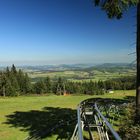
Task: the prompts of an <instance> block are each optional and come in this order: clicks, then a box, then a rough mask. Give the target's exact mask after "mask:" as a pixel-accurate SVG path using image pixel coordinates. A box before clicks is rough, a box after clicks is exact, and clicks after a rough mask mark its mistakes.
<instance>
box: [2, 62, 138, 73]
mask: <svg viewBox="0 0 140 140" xmlns="http://www.w3.org/2000/svg"><path fill="white" fill-rule="evenodd" d="M5 68H6V67H0V70H4V69H5ZM17 68H18V69H22V70H24V71H66V70H73V71H77V70H81V71H92V70H98V71H118V70H126V69H133V70H135V69H136V65H135V64H128V63H104V64H98V65H95V64H61V65H36V66H17Z"/></svg>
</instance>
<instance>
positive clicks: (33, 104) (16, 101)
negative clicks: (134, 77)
mask: <svg viewBox="0 0 140 140" xmlns="http://www.w3.org/2000/svg"><path fill="white" fill-rule="evenodd" d="M125 96H134V91H126V92H125V94H124V93H123V92H122V91H115V93H114V94H108V95H103V96H102V97H103V98H117V99H118V98H119V99H123V98H124V97H125ZM95 97H101V96H39V97H13V98H0V140H22V139H24V138H25V137H27V136H28V133H29V131H28V130H25V129H23V128H24V126H23V127H20V126H19V125H17V126H14V127H12V126H13V125H11V124H5V122H7V121H8V120H7V117H6V116H7V115H11V114H13V113H14V112H15V111H19V112H22V113H23V112H25V113H29V112H30V111H31V110H34V111H38V112H39V111H42V109H43V108H44V107H52V108H54V109H57V110H58V112H59V111H61V110H62V108H71V109H76V106H77V104H78V103H79V102H80V101H82V100H84V99H87V98H95ZM57 107H59V108H57ZM16 119H18V116H17V118H16ZM46 119H47V118H46ZM29 120H30V119H29ZM26 121H28V119H27V120H26ZM25 124H26V123H25ZM47 139H49V140H55V139H56V136H55V134H54V135H52V136H51V137H50V138H47Z"/></svg>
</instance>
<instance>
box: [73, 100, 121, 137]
mask: <svg viewBox="0 0 140 140" xmlns="http://www.w3.org/2000/svg"><path fill="white" fill-rule="evenodd" d="M102 102H104V99H98V101H95V99H87V100H84V101H82V102H81V103H80V104H79V105H78V106H77V124H76V126H75V130H74V132H73V135H72V137H71V140H84V139H88V140H96V139H98V140H114V139H115V140H121V138H120V136H119V135H118V133H117V132H116V131H115V130H114V129H113V127H112V125H111V124H110V123H109V121H108V119H107V118H106V117H105V116H104V115H103V114H106V116H107V115H108V116H109V112H107V111H105V110H110V112H111V110H112V108H113V109H115V108H117V107H116V106H115V105H110V107H108V108H105V109H104V110H103V109H102V108H103V107H104V106H102V107H101V106H100V103H102ZM101 110H102V111H101ZM115 114H116V115H117V114H118V112H116V113H115ZM85 131H86V132H85ZM87 132H88V138H85V136H84V135H85V133H86V135H87ZM95 132H96V133H95Z"/></svg>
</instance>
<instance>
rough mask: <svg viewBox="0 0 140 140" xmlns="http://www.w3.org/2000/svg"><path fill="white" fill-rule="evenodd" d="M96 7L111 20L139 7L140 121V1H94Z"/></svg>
mask: <svg viewBox="0 0 140 140" xmlns="http://www.w3.org/2000/svg"><path fill="white" fill-rule="evenodd" d="M93 2H94V3H95V6H100V7H101V8H102V9H103V10H105V12H106V13H107V15H108V17H109V18H113V17H116V18H117V19H120V18H121V17H122V15H123V12H124V11H126V10H127V9H128V8H129V7H131V6H136V5H137V43H136V54H137V86H136V114H137V118H138V120H139V121H140V119H139V118H140V0H93Z"/></svg>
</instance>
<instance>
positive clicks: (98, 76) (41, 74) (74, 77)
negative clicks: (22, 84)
mask: <svg viewBox="0 0 140 140" xmlns="http://www.w3.org/2000/svg"><path fill="white" fill-rule="evenodd" d="M28 74H29V76H30V77H31V78H32V80H33V81H37V80H38V79H41V78H45V77H47V76H49V77H50V78H52V79H57V78H58V77H62V78H65V79H67V80H71V81H77V82H78V81H80V82H81V81H89V80H92V81H99V80H103V81H105V80H108V79H112V78H119V77H124V76H134V75H135V70H132V69H126V70H122V71H114V72H112V71H110V72H109V71H99V70H91V71H82V70H81V71H80V70H79V71H78V70H75V71H74V70H66V71H38V72H28Z"/></svg>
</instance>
